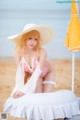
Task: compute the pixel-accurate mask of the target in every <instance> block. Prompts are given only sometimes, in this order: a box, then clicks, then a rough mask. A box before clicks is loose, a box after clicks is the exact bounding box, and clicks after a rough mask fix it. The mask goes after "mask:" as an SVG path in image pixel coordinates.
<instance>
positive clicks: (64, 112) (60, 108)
mask: <svg viewBox="0 0 80 120" xmlns="http://www.w3.org/2000/svg"><path fill="white" fill-rule="evenodd" d="M79 102H80V101H79V99H76V100H74V101H73V102H69V103H67V104H56V105H54V104H50V105H46V104H39V105H38V104H36V103H35V104H31V105H30V104H26V105H23V104H20V105H17V104H14V103H15V99H13V98H8V99H7V101H6V103H5V105H4V111H5V112H8V113H9V114H10V115H12V116H15V117H18V118H27V119H28V120H41V119H42V120H54V119H58V118H65V117H67V118H71V117H72V116H74V115H79V114H80V109H79Z"/></svg>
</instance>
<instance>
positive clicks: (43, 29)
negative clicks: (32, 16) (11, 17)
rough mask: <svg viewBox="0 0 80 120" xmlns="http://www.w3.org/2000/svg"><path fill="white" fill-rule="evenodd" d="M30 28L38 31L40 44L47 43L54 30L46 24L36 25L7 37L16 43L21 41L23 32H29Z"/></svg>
mask: <svg viewBox="0 0 80 120" xmlns="http://www.w3.org/2000/svg"><path fill="white" fill-rule="evenodd" d="M32 30H37V31H38V32H39V33H40V45H45V44H47V43H49V42H50V41H51V40H52V39H53V37H54V31H53V29H52V28H51V27H49V26H46V25H37V26H36V27H31V28H28V29H27V30H25V31H23V32H22V33H19V34H16V35H14V36H10V37H8V39H9V40H11V41H12V42H14V43H15V44H17V45H18V44H19V43H20V42H21V38H22V36H23V35H24V34H25V33H27V32H30V31H32Z"/></svg>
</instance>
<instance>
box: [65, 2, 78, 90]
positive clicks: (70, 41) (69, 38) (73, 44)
mask: <svg viewBox="0 0 80 120" xmlns="http://www.w3.org/2000/svg"><path fill="white" fill-rule="evenodd" d="M65 45H66V46H67V47H68V49H69V50H70V51H72V91H73V92H74V52H76V51H79V50H80V22H79V17H78V11H77V7H76V4H75V0H72V4H71V20H70V23H69V26H68V31H67V35H66V40H65Z"/></svg>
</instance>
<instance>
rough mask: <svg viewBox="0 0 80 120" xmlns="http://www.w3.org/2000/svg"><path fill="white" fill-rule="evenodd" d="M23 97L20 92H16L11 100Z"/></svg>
mask: <svg viewBox="0 0 80 120" xmlns="http://www.w3.org/2000/svg"><path fill="white" fill-rule="evenodd" d="M23 95H24V93H22V92H21V91H16V92H15V93H14V94H13V95H12V97H13V98H19V97H22V96H23Z"/></svg>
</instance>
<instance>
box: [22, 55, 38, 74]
mask: <svg viewBox="0 0 80 120" xmlns="http://www.w3.org/2000/svg"><path fill="white" fill-rule="evenodd" d="M37 64H38V58H37V57H36V56H35V55H34V57H33V59H32V64H31V67H30V65H29V64H28V63H27V62H26V60H25V58H24V57H23V66H24V71H25V72H28V73H33V71H34V70H35V69H36V66H37Z"/></svg>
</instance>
